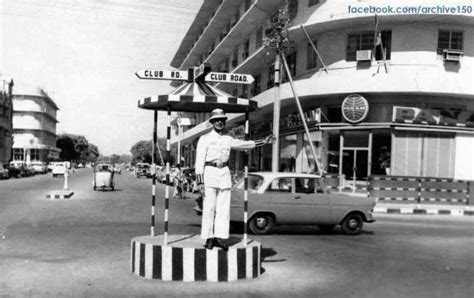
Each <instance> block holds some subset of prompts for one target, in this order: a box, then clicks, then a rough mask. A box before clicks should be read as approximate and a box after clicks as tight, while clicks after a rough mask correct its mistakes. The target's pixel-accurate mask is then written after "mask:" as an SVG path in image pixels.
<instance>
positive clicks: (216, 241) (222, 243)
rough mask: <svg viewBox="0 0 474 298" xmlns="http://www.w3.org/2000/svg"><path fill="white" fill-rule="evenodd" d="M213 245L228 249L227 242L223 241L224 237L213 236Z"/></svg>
mask: <svg viewBox="0 0 474 298" xmlns="http://www.w3.org/2000/svg"><path fill="white" fill-rule="evenodd" d="M214 245H215V246H217V247H220V248H222V249H223V250H225V251H228V250H229V246H228V245H227V243H225V240H224V239H221V238H214Z"/></svg>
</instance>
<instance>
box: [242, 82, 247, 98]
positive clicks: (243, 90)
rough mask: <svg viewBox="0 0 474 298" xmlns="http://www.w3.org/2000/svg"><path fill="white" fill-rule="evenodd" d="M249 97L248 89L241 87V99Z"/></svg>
mask: <svg viewBox="0 0 474 298" xmlns="http://www.w3.org/2000/svg"><path fill="white" fill-rule="evenodd" d="M248 96H249V88H248V86H247V85H242V96H241V97H242V98H248Z"/></svg>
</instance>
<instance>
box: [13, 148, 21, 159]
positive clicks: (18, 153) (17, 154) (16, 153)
mask: <svg viewBox="0 0 474 298" xmlns="http://www.w3.org/2000/svg"><path fill="white" fill-rule="evenodd" d="M23 157H24V152H23V149H18V148H14V149H13V160H24V159H23Z"/></svg>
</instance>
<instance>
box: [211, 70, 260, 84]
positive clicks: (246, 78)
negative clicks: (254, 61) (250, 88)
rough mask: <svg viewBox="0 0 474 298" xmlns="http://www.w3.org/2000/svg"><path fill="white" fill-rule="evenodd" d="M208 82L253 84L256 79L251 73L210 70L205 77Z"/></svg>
mask: <svg viewBox="0 0 474 298" xmlns="http://www.w3.org/2000/svg"><path fill="white" fill-rule="evenodd" d="M204 81H206V82H221V83H236V84H252V83H253V81H255V79H254V78H253V76H251V75H249V74H239V73H225V72H210V73H208V74H207V75H206V77H205V78H204Z"/></svg>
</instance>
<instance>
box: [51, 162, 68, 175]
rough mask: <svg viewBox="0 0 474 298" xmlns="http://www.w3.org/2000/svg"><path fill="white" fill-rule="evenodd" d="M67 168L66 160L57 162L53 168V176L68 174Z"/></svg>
mask: <svg viewBox="0 0 474 298" xmlns="http://www.w3.org/2000/svg"><path fill="white" fill-rule="evenodd" d="M67 169H68V168H67V164H66V163H65V162H55V163H54V165H53V170H52V174H53V177H57V176H61V175H62V176H64V174H66V171H67Z"/></svg>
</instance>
